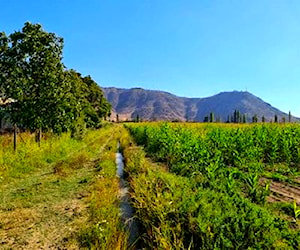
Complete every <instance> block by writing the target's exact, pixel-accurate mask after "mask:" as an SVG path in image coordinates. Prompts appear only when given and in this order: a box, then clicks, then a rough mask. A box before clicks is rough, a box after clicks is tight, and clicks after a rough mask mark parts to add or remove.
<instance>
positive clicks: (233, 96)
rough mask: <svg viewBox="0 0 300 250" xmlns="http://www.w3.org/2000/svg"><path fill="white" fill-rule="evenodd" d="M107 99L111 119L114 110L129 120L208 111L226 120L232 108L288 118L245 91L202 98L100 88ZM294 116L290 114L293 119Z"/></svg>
mask: <svg viewBox="0 0 300 250" xmlns="http://www.w3.org/2000/svg"><path fill="white" fill-rule="evenodd" d="M103 92H104V95H105V97H106V98H107V100H108V101H109V102H110V103H111V104H112V108H113V111H112V119H113V120H115V117H116V114H118V117H119V119H120V120H132V119H135V118H136V117H137V116H139V118H140V119H143V120H150V121H151V120H167V121H172V120H179V121H186V120H189V121H203V120H204V119H205V117H207V116H209V114H210V113H211V112H213V113H214V117H215V118H216V119H218V120H221V121H223V122H226V121H227V120H228V117H229V118H230V117H231V116H232V115H233V113H234V111H235V110H238V111H239V113H240V114H241V115H244V116H245V117H246V119H247V121H251V120H252V117H253V116H255V115H256V116H257V117H258V120H259V121H261V119H262V117H265V120H266V121H271V120H274V117H275V115H276V116H277V117H278V121H281V120H282V118H284V119H286V121H288V114H286V113H284V112H282V111H280V110H279V109H277V108H274V107H272V106H271V105H270V104H268V103H266V102H264V101H263V100H262V99H260V98H258V97H256V96H255V95H253V94H251V93H249V92H247V91H232V92H222V93H219V94H217V95H214V96H211V97H206V98H186V97H178V96H176V95H173V94H170V93H168V92H164V91H157V90H145V89H142V88H132V89H120V88H103ZM296 119H297V118H295V117H293V118H292V120H293V121H295V120H296Z"/></svg>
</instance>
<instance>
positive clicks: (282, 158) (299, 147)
mask: <svg viewBox="0 0 300 250" xmlns="http://www.w3.org/2000/svg"><path fill="white" fill-rule="evenodd" d="M129 130H130V133H131V134H132V135H133V136H134V138H135V140H136V142H137V143H138V144H140V145H144V146H145V149H146V151H147V152H148V153H149V154H151V156H153V157H155V158H156V159H157V160H163V161H166V162H167V164H169V165H170V166H171V167H172V168H173V169H172V171H174V172H178V171H179V172H188V173H193V172H194V171H199V170H200V171H201V170H203V168H204V167H206V166H208V165H210V164H217V165H219V166H234V167H238V168H243V167H246V168H249V167H250V168H258V169H257V170H261V169H260V168H261V167H262V165H263V164H274V163H286V164H288V165H289V166H291V172H293V171H294V172H295V171H298V170H299V163H300V126H298V125H286V126H281V125H276V124H271V125H255V126H240V127H236V126H233V127H218V126H211V127H210V128H209V129H206V130H205V133H203V131H202V132H200V131H199V132H198V130H200V129H198V130H197V128H193V129H190V128H185V127H179V126H177V127H172V126H171V125H169V124H163V125H161V126H159V127H157V126H151V125H143V126H136V125H131V126H129ZM178 165H179V167H178ZM182 165H186V166H187V165H188V169H187V170H185V169H184V167H183V166H182Z"/></svg>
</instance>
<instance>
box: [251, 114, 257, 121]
mask: <svg viewBox="0 0 300 250" xmlns="http://www.w3.org/2000/svg"><path fill="white" fill-rule="evenodd" d="M257 121H258V118H257V115H254V116H253V117H252V122H253V123H256V122H257Z"/></svg>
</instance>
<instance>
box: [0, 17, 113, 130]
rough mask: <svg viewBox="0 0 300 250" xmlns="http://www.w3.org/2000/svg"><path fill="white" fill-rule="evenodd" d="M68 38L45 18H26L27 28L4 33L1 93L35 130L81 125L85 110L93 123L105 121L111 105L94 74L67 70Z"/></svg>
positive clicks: (18, 118) (15, 115)
mask: <svg viewBox="0 0 300 250" xmlns="http://www.w3.org/2000/svg"><path fill="white" fill-rule="evenodd" d="M62 50H63V39H62V38H61V37H58V36H57V35H56V34H54V33H48V32H46V31H44V30H43V29H42V26H41V25H40V24H31V23H29V22H27V23H25V25H24V27H23V29H22V31H17V32H14V33H12V34H10V35H9V36H6V34H5V33H0V94H1V95H3V97H4V98H12V99H13V100H14V102H12V103H11V104H10V105H8V106H7V108H6V109H7V112H9V118H10V119H11V121H12V122H13V123H16V124H18V125H19V126H22V127H25V128H27V129H30V130H32V131H34V130H35V129H37V128H42V130H43V131H47V130H53V131H54V132H58V133H61V132H63V131H67V130H69V129H70V128H71V127H74V126H76V124H75V125H74V123H76V122H77V120H78V119H77V118H78V117H79V116H81V115H82V114H84V121H85V123H87V126H88V127H100V123H101V119H102V118H106V117H107V116H108V115H109V114H110V109H111V106H110V104H109V103H108V102H107V101H106V99H105V98H104V96H103V93H102V90H101V88H100V87H99V86H98V85H97V83H95V82H94V81H93V80H92V79H91V77H90V76H87V77H81V75H80V74H78V73H76V72H75V71H73V70H70V71H65V68H64V65H63V63H62Z"/></svg>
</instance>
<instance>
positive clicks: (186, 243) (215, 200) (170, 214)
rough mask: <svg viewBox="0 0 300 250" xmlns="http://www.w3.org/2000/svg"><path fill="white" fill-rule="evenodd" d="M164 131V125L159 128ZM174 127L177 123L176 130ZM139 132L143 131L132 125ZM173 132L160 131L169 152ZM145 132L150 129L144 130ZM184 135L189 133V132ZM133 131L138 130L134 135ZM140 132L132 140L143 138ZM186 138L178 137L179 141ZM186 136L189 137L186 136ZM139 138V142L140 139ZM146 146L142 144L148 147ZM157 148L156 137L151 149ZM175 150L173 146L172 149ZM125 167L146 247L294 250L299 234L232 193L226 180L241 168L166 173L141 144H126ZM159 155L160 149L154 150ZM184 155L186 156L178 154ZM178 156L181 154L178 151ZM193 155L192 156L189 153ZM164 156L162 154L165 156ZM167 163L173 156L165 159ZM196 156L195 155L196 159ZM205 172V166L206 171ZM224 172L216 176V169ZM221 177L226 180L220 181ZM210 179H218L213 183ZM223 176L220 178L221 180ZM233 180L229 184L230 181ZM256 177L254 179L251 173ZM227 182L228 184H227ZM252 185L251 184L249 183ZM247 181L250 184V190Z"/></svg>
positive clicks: (245, 199) (211, 166)
mask: <svg viewBox="0 0 300 250" xmlns="http://www.w3.org/2000/svg"><path fill="white" fill-rule="evenodd" d="M160 129H162V130H165V129H166V127H165V126H164V128H160ZM175 130H177V128H176V129H175ZM136 131H138V132H137V133H139V132H141V131H142V130H136ZM179 131H181V130H180V129H179V130H177V133H176V134H175V135H173V137H172V140H173V141H172V140H166V139H167V138H168V137H167V136H166V134H160V136H158V137H156V139H158V138H160V143H163V145H161V144H156V146H157V147H158V148H157V151H159V149H160V148H161V147H162V146H163V147H167V146H170V147H171V145H172V146H174V147H173V149H170V151H169V152H168V153H169V154H168V157H171V156H172V155H171V152H172V153H176V148H177V147H179V144H176V142H177V141H178V140H179V139H180V136H182V135H180V134H179V133H178V132H179ZM148 132H149V131H148ZM184 132H185V135H187V136H190V137H192V136H193V135H192V134H189V132H188V131H184ZM135 135H136V134H135ZM143 136H145V134H144V133H142V134H140V137H136V140H137V141H139V140H145V139H147V138H145V137H144V138H143ZM183 138H184V137H182V138H181V139H182V140H183ZM186 141H188V140H186ZM139 142H141V141H139ZM149 146H150V145H146V144H145V148H146V149H148V147H149ZM152 147H155V146H154V142H153V144H151V146H150V148H152ZM171 150H173V151H171ZM124 156H125V159H126V171H127V172H128V173H129V182H130V186H131V193H132V198H133V205H134V207H135V209H136V215H137V217H138V218H139V220H140V223H141V225H142V227H143V230H144V235H143V241H144V244H145V245H146V247H148V248H154V249H297V248H299V244H300V238H299V236H300V235H299V234H297V233H296V232H293V231H291V230H290V229H289V226H288V223H287V222H285V221H283V220H281V219H278V218H276V217H275V216H274V215H273V214H272V213H270V212H268V211H267V210H266V209H265V208H264V207H262V206H259V205H257V204H255V203H252V202H251V201H250V200H249V199H248V198H245V197H243V196H241V195H238V193H237V192H232V189H231V188H230V185H233V186H234V185H235V184H233V183H234V182H235V181H236V179H238V178H243V177H242V176H241V172H240V171H238V169H236V168H234V170H232V171H218V169H213V168H214V166H215V165H213V164H209V165H206V167H208V168H209V167H210V168H212V169H211V170H210V174H207V175H204V174H201V173H199V172H198V173H197V172H195V173H194V174H185V176H180V175H176V174H174V173H169V172H167V171H166V170H164V169H163V168H162V167H159V166H158V165H156V164H153V163H151V162H150V161H148V160H147V159H146V158H145V153H144V152H143V150H142V149H141V148H138V147H134V146H133V147H130V146H129V145H127V146H125V150H124ZM155 156H156V157H157V159H162V157H163V154H162V152H156V154H155ZM182 156H183V157H185V156H184V155H182ZM176 157H178V158H180V155H177V156H176ZM189 157H192V156H189ZM163 159H166V158H163ZM167 160H168V161H169V167H170V168H172V165H171V164H170V162H172V161H174V158H169V159H167ZM194 160H195V159H194ZM207 172H209V171H207ZM216 172H218V174H222V177H220V178H219V177H218V178H217V177H216V176H214V174H215V173H216ZM224 178H226V180H228V181H224ZM210 179H211V180H213V179H214V180H215V181H216V183H215V184H212V183H211V181H210ZM222 179H223V181H221V180H222ZM230 180H231V183H230ZM252 181H253V182H255V178H254V177H253V178H252ZM226 185H228V187H227V188H228V189H226ZM255 185H256V184H254V183H253V185H252V186H253V187H254V186H255ZM250 187H251V184H249V189H250Z"/></svg>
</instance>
